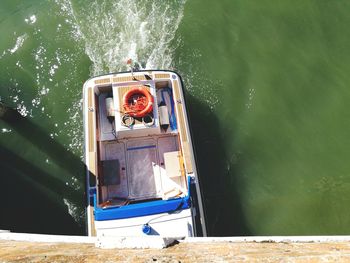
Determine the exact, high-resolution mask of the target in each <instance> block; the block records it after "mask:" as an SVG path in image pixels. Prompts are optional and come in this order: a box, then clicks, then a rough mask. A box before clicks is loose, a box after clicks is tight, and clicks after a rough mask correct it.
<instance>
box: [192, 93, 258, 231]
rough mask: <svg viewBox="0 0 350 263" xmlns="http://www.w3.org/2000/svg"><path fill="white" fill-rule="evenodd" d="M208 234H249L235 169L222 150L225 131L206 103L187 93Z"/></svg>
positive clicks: (224, 147) (223, 149)
mask: <svg viewBox="0 0 350 263" xmlns="http://www.w3.org/2000/svg"><path fill="white" fill-rule="evenodd" d="M186 105H187V108H188V114H189V119H190V123H191V130H192V135H193V143H194V148H195V153H196V159H197V168H198V173H199V178H200V183H201V189H202V195H203V201H204V209H205V211H206V221H207V222H206V225H207V230H208V235H209V236H246V235H250V234H251V233H250V231H249V228H248V226H247V224H246V220H245V216H244V213H243V211H242V207H241V200H240V196H239V194H238V184H237V183H236V182H237V178H236V176H237V173H236V171H235V167H232V166H231V165H230V168H229V169H228V163H229V161H228V158H227V156H226V154H225V152H226V147H227V142H226V143H225V138H224V136H223V134H225V133H224V132H221V131H220V125H219V121H218V119H217V117H216V115H215V114H214V113H213V112H212V111H211V109H210V108H209V107H208V105H206V104H204V103H203V102H201V101H199V100H198V99H196V98H195V97H194V96H192V95H191V94H188V93H186Z"/></svg>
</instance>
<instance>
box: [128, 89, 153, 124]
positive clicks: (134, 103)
mask: <svg viewBox="0 0 350 263" xmlns="http://www.w3.org/2000/svg"><path fill="white" fill-rule="evenodd" d="M137 95H141V96H137ZM153 102H154V100H153V96H152V95H151V93H150V92H149V91H148V90H147V89H146V88H145V87H134V88H132V89H130V90H128V91H127V92H126V93H125V94H124V96H123V107H124V110H125V113H126V114H128V115H130V116H132V117H136V118H142V117H143V116H145V115H146V114H148V113H150V112H151V111H152V110H153Z"/></svg>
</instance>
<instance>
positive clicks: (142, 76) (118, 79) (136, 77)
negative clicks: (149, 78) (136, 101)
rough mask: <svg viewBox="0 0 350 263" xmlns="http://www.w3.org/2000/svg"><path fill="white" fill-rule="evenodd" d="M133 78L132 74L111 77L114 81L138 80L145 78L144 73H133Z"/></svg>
mask: <svg viewBox="0 0 350 263" xmlns="http://www.w3.org/2000/svg"><path fill="white" fill-rule="evenodd" d="M134 77H135V79H136V80H135V79H133V78H132V76H124V77H115V78H113V82H114V83H118V82H126V81H138V80H146V77H145V75H134Z"/></svg>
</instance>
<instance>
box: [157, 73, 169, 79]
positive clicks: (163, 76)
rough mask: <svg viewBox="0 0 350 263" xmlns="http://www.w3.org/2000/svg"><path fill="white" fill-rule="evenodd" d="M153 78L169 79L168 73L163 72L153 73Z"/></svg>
mask: <svg viewBox="0 0 350 263" xmlns="http://www.w3.org/2000/svg"><path fill="white" fill-rule="evenodd" d="M154 78H155V79H170V74H168V73H165V74H164V73H163V74H161V73H156V74H154Z"/></svg>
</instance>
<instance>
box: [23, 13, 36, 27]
mask: <svg viewBox="0 0 350 263" xmlns="http://www.w3.org/2000/svg"><path fill="white" fill-rule="evenodd" d="M24 21H25V22H26V23H27V24H30V25H33V24H34V23H35V22H36V16H35V15H31V16H30V17H29V18H26V19H24Z"/></svg>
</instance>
